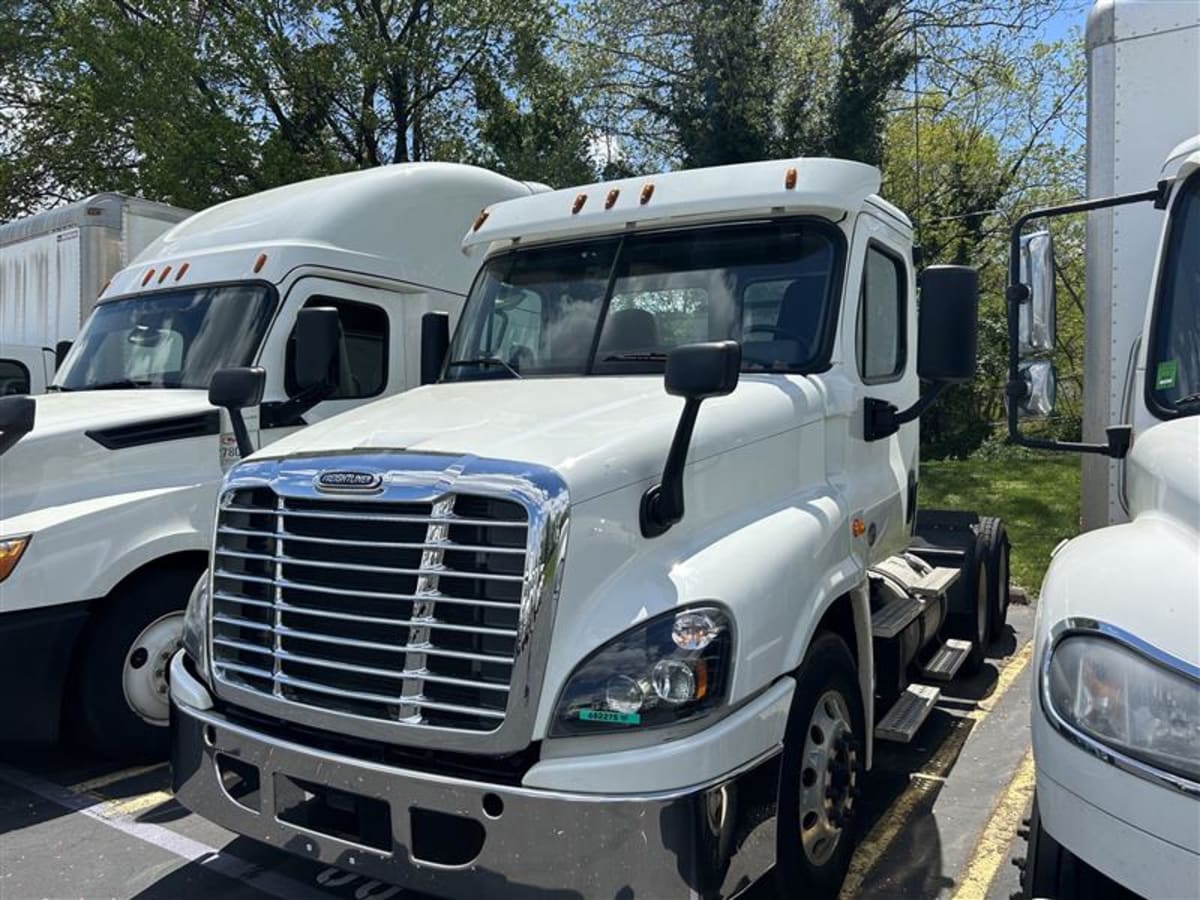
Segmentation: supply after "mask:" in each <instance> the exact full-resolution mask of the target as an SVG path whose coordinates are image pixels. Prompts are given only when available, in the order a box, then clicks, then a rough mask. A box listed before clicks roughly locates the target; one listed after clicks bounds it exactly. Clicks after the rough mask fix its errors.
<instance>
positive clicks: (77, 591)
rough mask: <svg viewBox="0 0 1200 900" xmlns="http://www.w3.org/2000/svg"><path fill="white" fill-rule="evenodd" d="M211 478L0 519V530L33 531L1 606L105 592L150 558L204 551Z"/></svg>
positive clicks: (16, 606)
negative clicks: (195, 482)
mask: <svg viewBox="0 0 1200 900" xmlns="http://www.w3.org/2000/svg"><path fill="white" fill-rule="evenodd" d="M216 488H217V485H216V483H215V482H212V483H204V482H201V483H199V484H190V485H185V486H182V487H168V488H154V489H151V490H144V491H131V492H128V493H121V494H112V495H108V496H104V497H97V498H93V499H89V500H83V501H79V502H76V503H68V504H64V505H62V506H55V507H49V508H46V509H39V510H33V511H31V512H28V513H25V514H24V515H20V516H13V517H11V518H9V519H0V535H21V534H29V535H32V537H31V540H30V542H29V546H28V547H27V548H26V550H25V553H24V554H23V556H22V557H21V560H20V562H19V563H18V564H17V566H16V568H15V569H14V570H13V572H12V574H11V575H9V577H8V578H7V579H6V580H5V582H4V590H3V591H2V592H0V612H13V611H16V610H20V609H33V608H42V607H47V606H54V605H57V604H61V603H71V602H74V601H78V600H93V599H96V598H98V597H103V596H105V595H107V594H108V593H109V591H111V590H112V589H113V587H115V586H116V585H117V584H118V583H119V582H120V581H121V580H123V579H124V578H126V577H127V576H128V575H130V574H131V573H133V572H135V571H137V570H138V569H140V568H141V567H142V566H144V565H146V564H147V563H150V562H153V561H154V560H156V559H160V558H161V557H163V556H166V555H168V554H171V553H177V552H180V551H187V550H200V551H207V550H208V546H209V543H210V542H211V540H212V523H213V515H214V504H215V495H216Z"/></svg>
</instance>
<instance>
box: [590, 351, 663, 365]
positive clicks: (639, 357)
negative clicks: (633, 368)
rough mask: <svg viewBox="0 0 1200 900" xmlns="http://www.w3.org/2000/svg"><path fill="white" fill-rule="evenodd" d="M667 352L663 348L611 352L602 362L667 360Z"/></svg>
mask: <svg viewBox="0 0 1200 900" xmlns="http://www.w3.org/2000/svg"><path fill="white" fill-rule="evenodd" d="M666 359H667V354H666V353H663V352H662V351H661V350H647V351H644V352H642V353H611V354H609V355H608V356H606V357H604V359H602V360H600V361H601V362H665V361H666Z"/></svg>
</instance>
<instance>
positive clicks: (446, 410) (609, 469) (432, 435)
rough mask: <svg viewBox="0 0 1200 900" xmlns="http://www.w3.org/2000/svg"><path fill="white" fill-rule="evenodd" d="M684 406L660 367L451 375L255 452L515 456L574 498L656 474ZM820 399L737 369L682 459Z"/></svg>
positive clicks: (805, 412)
mask: <svg viewBox="0 0 1200 900" xmlns="http://www.w3.org/2000/svg"><path fill="white" fill-rule="evenodd" d="M682 408H683V401H682V400H681V399H680V398H678V397H671V396H669V395H668V394H667V393H666V390H665V389H664V387H663V378H662V376H661V375H639V376H632V377H616V376H593V377H588V378H537V379H534V378H529V379H523V380H518V379H496V380H487V381H471V382H450V383H445V384H437V385H431V386H428V387H423V388H418V389H416V390H412V391H409V392H408V393H406V394H401V395H399V396H396V397H391V398H388V399H385V400H380V401H377V402H375V403H372V404H369V405H367V406H362V407H359V408H358V409H355V410H351V411H350V412H347V413H343V414H342V415H339V416H336V417H334V418H332V419H328V420H326V421H324V422H321V423H319V424H316V425H313V426H311V427H309V428H306V429H304V430H302V431H300V432H297V433H296V434H294V435H292V436H290V437H287V438H284V439H283V440H280V441H277V442H276V443H274V444H272V445H271V446H270V447H268V448H267V449H266V450H264V451H261V452H260V453H258V454H255V457H254V458H268V457H279V456H285V455H295V454H308V455H312V454H328V455H333V454H337V453H344V452H352V451H355V450H394V451H403V450H408V451H411V452H414V453H445V454H453V455H471V456H476V457H485V458H491V459H506V460H516V461H521V462H528V463H534V464H538V465H542V466H548V467H550V468H553V469H555V470H557V471H558V472H559V473H560V474H561V475H562V477H563V479H564V480H565V481H566V483H567V486H568V489H569V490H570V493H571V501H572V502H573V503H580V502H583V501H584V500H588V499H590V498H592V497H596V496H598V495H600V494H602V493H605V492H607V491H611V490H615V489H617V488H620V487H623V486H626V485H629V484H633V483H636V482H639V481H642V480H645V479H648V478H654V477H656V476H657V475H658V474H660V473H661V471H662V466H663V463H664V461H665V460H666V455H667V449H668V447H669V446H670V443H671V438H672V436H673V434H674V432H675V425H676V423H677V421H678V419H679V414H680V411H681V410H682ZM823 408H824V403H823V402H822V399H821V396H820V393H819V391H818V388H817V386H816V385H815V384H814V383H813V382H812V381H810V380H809V379H807V378H804V377H800V376H795V377H782V376H778V375H775V376H769V377H768V376H755V375H744V376H743V377H742V380H741V383H740V384H739V386H738V388H737V390H736V392H735V393H734V395H732V396H730V397H725V398H716V399H713V400H707V401H705V403H704V405H703V407H701V410H700V416H699V419H698V420H697V425H696V432H695V436H694V438H693V441H692V446H691V452H690V453H689V456H688V460H689V462H696V461H699V460H701V459H704V458H706V457H709V456H713V455H716V454H718V453H722V452H724V451H726V450H729V449H732V448H734V447H737V446H741V445H743V444H748V443H752V442H754V441H756V440H760V439H762V438H765V437H768V436H770V435H773V434H778V433H780V432H783V431H787V430H789V429H792V428H795V427H797V426H799V425H802V424H805V423H807V422H809V421H813V420H815V419H817V418H820V416H821V410H822V409H823Z"/></svg>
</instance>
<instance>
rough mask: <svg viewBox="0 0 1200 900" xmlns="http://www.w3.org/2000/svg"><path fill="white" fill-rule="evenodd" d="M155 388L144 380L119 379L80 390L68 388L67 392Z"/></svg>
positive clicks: (90, 385) (151, 382) (87, 386)
mask: <svg viewBox="0 0 1200 900" xmlns="http://www.w3.org/2000/svg"><path fill="white" fill-rule="evenodd" d="M156 386H157V385H156V384H155V382H153V381H146V380H144V379H143V380H139V381H135V380H134V379H132V378H121V379H118V380H116V381H101V382H99V383H97V384H88V385H84V386H83V387H82V388H68V390H81V391H118V390H121V389H122V388H142V387H156Z"/></svg>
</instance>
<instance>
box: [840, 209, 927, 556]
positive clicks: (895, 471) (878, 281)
mask: <svg viewBox="0 0 1200 900" xmlns="http://www.w3.org/2000/svg"><path fill="white" fill-rule="evenodd" d="M910 247H911V242H910V239H909V238H908V236H907V235H905V234H902V233H901V232H900V231H899V230H898V229H897V228H895V227H893V226H892V225H890V224H888V223H887V222H885V221H883V220H882V219H881V218H879V217H877V216H875V215H872V214H870V213H868V212H864V213H861V214H860V215H859V217H858V222H857V225H856V228H855V237H854V242H853V249H852V251H851V258H852V260H854V261H855V266H854V268H852V270H851V273H850V274H851V278H850V282H849V284H848V288H849V290H848V291H847V295H846V296H847V302H846V303H845V305H844V308H843V314H842V327H843V336H844V340H843V343H842V349H843V353H844V354H845V355H844V359H845V360H846V369H847V374H848V376H849V379H850V381H851V383H852V384H853V395H854V406H853V410H854V411H853V413H852V415H851V418H850V434H849V439H848V442H847V468H848V473H847V474H848V482H849V485H850V487H849V497H850V500H851V507H852V508H851V515H852V517H853V518H854V519H857V520H859V521H860V522H861V523H862V529H863V534H862V535H861V536H860V537H861V540H862V544H860V546H863V545H865V553H864V555H865V561H866V563H867V564H868V565H870V564H872V563H874V562H876V561H878V560H880V559H883V558H885V557H887V556H890V555H892V554H893V553H898V552H900V551H902V550H903V549H904V548H905V546H906V545H907V543H908V535H909V530H910V526H911V517H912V515H913V514H914V512H915V509H914V504H913V501H914V496H913V495H914V490H915V481H916V477H917V455H918V425H917V423H916V422H910V423H908V424H906V425H903V426H901V428H900V429H899V431H898V432H896V433H895V434H892V435H890V436H887V437H882V438H876V439H868V437H869V436H868V434H867V428H866V413H865V407H866V401H867V399H868V398H871V399H873V400H878V401H884V402H887V403H891V404H892V405H894V406H895V407H896V408H897V409H905V408H907V407H909V406H911V405H912V404H913V403H914V402H916V400H917V396H918V391H919V384H918V380H917V375H916V363H917V359H916V303H915V297H914V295H915V287H916V284H915V277H914V275H913V267H912V260H911V250H910ZM855 270H857V280H856V279H855V277H854V276H855Z"/></svg>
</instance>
